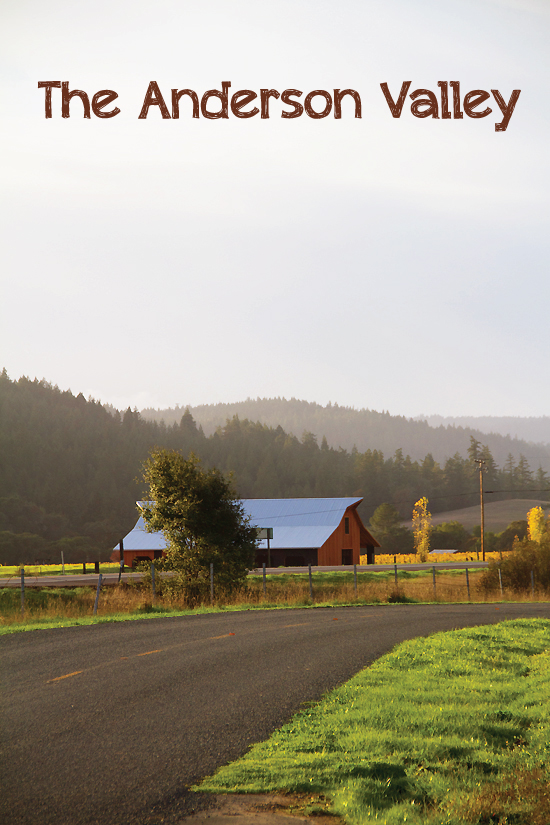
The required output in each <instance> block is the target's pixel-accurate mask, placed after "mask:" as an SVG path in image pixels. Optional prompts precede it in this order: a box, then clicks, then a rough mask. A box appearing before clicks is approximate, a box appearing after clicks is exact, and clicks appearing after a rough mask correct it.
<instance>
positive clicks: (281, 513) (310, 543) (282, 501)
mask: <svg viewBox="0 0 550 825" xmlns="http://www.w3.org/2000/svg"><path fill="white" fill-rule="evenodd" d="M361 501H362V499H361V498H245V499H242V500H241V503H242V505H243V510H244V512H245V515H247V516H249V517H250V521H251V523H252V524H253V525H254V526H255V527H259V528H261V527H272V528H273V538H272V539H270V542H269V544H270V547H271V548H272V549H274V550H277V549H281V550H288V549H306V548H307V549H313V548H319V547H321V546H322V545H323V544H324V543H325V541H326V540H327V539H328V538H329V536H331V535H332V533H333V532H334V530H335V529H336V528H337V527H338V525H339V524H340V522H341V521H342V518H343V516H344V513H345V512H346V510H347V508H348V507H353V506H354V505H357V504H359V503H360V502H361ZM138 504H139V502H138ZM165 547H166V540H165V538H164V536H163V535H162V533H148V532H147V531H146V530H145V524H144V521H143V518H141V517H140V518H139V520H138V522H137V524H136V526H135V527H134V529H133V530H132V531H131V532H130V533H128V535H127V536H125V537H124V549H125V550H164V548H165ZM259 547H260V549H266V548H267V539H263V540H262V541H260V542H259Z"/></svg>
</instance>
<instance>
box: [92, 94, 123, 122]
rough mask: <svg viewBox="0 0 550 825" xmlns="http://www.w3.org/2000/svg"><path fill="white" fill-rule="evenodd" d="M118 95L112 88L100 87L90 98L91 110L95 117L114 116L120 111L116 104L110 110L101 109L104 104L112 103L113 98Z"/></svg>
mask: <svg viewBox="0 0 550 825" xmlns="http://www.w3.org/2000/svg"><path fill="white" fill-rule="evenodd" d="M117 97H118V95H117V93H116V92H113V90H112V89H101V91H99V92H96V93H95V95H94V96H93V98H92V112H93V113H94V115H95V116H96V117H115V115H118V113H119V112H120V109H119V108H118V106H115V108H114V109H113V110H112V111H111V112H104V111H102V110H103V109H104V108H105V106H108V105H109V103H112V102H113V100H116V99H117Z"/></svg>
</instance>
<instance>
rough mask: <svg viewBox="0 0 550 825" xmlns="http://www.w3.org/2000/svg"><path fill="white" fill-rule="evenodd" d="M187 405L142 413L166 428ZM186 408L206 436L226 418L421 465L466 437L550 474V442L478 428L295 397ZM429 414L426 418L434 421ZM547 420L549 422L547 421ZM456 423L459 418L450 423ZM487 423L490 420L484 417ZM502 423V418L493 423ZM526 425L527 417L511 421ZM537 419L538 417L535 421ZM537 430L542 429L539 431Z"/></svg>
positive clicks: (455, 449)
mask: <svg viewBox="0 0 550 825" xmlns="http://www.w3.org/2000/svg"><path fill="white" fill-rule="evenodd" d="M185 409H186V407H185V406H176V407H175V408H170V409H166V410H153V409H145V410H142V412H141V415H142V416H143V418H145V419H149V420H154V421H161V420H164V421H165V422H166V423H167V424H170V423H173V422H176V421H179V420H180V418H181V416H182V415H183V413H184V412H185ZM189 410H190V412H191V414H192V416H193V418H194V419H195V421H196V422H197V425H200V426H202V428H203V430H204V432H205V434H206V435H209V434H211V433H212V432H214V431H215V430H216V428H217V427H220V426H223V425H224V424H225V423H226V421H227V420H228V419H231V418H233V416H238V417H239V418H240V419H241V420H242V419H249V420H250V421H259V422H261V423H262V424H267V425H268V426H270V427H277V426H278V425H280V426H281V427H282V428H283V429H284V430H285V431H286V432H290V433H293V434H294V435H296V436H298V437H301V435H302V434H303V433H304V432H311V433H314V435H315V436H316V437H317V439H318V441H319V442H321V439H322V438H323V436H325V437H326V439H327V441H328V444H329V446H331V447H334V448H336V449H337V448H338V447H342V448H344V449H345V450H352V449H353V447H356V448H357V449H358V450H359V451H360V452H362V451H365V450H368V449H371V450H381V451H382V452H383V453H384V455H385V456H386V457H389V456H391V455H393V454H394V453H395V451H396V450H397V449H400V448H401V449H402V450H403V453H404V454H406V455H410V456H411V458H412V459H413V460H417V461H421V460H422V459H423V458H424V456H425V455H426V454H427V453H431V454H432V455H433V457H434V458H435V460H436V461H438V462H439V463H444V462H445V461H446V459H447V458H449V457H450V456H453V455H455V454H456V453H459V454H460V455H461V456H463V457H464V456H466V454H467V450H468V447H469V446H470V437H471V436H473V438H475V439H476V440H477V441H480V442H481V443H482V444H484V445H487V446H488V447H489V449H490V450H491V453H492V455H493V458H494V459H495V461H496V463H497V464H498V465H499V466H500V467H502V466H504V464H505V462H506V460H507V458H508V456H509V455H512V456H513V457H514V459H515V460H516V461H517V460H518V459H519V457H520V456H521V455H523V456H525V458H526V459H527V460H528V462H529V464H530V465H531V467H532V468H534V469H536V468H538V467H539V466H541V467H542V468H543V469H545V470H547V471H548V470H550V444H549V443H540V444H533V443H532V442H531V441H527V440H524V439H519V438H515V437H512V436H510V435H503V434H501V433H498V432H486V431H483V430H482V429H480V428H474V427H470V426H464V425H455V424H453V423H448V424H443V423H439V424H435V425H434V424H431V423H430V421H427V420H425V419H423V420H418V419H413V418H406V417H405V416H397V415H390V413H388V412H376V411H375V410H369V409H361V410H356V409H355V408H353V407H341V406H339V405H338V404H330V403H329V404H327V405H326V406H322V405H321V404H317V403H316V402H311V401H301V400H299V399H296V398H291V399H289V400H287V399H286V398H256V399H251V398H248V399H247V400H246V401H239V402H236V403H233V404H222V403H220V404H202V405H199V406H196V407H192V406H189ZM436 418H437V417H436V416H430V419H436ZM545 419H547V420H548V422H550V418H548V417H545ZM454 420H455V421H458V420H459V419H454ZM483 420H484V421H485V420H488V421H490V420H491V419H489V418H486V419H483ZM496 420H497V421H503V420H505V419H496ZM510 420H513V421H518V420H519V421H521V420H523V421H526V420H530V419H510ZM533 420H534V421H537V420H538V419H533ZM541 432H545V430H543V429H541Z"/></svg>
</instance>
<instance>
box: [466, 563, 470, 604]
mask: <svg viewBox="0 0 550 825" xmlns="http://www.w3.org/2000/svg"><path fill="white" fill-rule="evenodd" d="M466 589H467V591H468V601H470V577H469V575H468V568H466Z"/></svg>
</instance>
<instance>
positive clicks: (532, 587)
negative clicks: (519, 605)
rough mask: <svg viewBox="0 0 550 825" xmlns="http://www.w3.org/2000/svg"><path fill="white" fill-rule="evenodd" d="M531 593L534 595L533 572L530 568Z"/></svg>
mask: <svg viewBox="0 0 550 825" xmlns="http://www.w3.org/2000/svg"><path fill="white" fill-rule="evenodd" d="M531 595H532V596H533V598H534V597H535V573H534V571H533V570H531Z"/></svg>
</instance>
